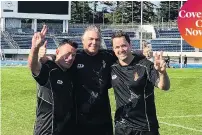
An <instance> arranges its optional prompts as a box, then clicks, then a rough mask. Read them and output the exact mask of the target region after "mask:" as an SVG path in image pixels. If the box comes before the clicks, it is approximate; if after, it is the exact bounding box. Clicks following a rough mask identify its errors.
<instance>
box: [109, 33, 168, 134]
mask: <svg viewBox="0 0 202 135" xmlns="http://www.w3.org/2000/svg"><path fill="white" fill-rule="evenodd" d="M112 43H113V51H114V52H115V55H116V56H117V58H118V61H117V62H116V63H115V64H113V65H112V72H111V79H112V87H113V88H114V93H115V99H116V113H115V135H159V131H158V128H159V125H158V120H157V116H156V108H155V102H154V86H156V87H158V88H160V89H163V90H168V89H169V88H170V81H169V78H168V75H167V73H166V63H165V62H164V60H163V58H162V53H161V54H160V56H159V55H157V54H156V55H155V60H154V63H153V62H151V61H149V60H147V59H146V58H144V57H140V56H137V55H135V54H132V53H131V48H132V47H131V44H130V39H129V36H128V35H127V34H126V33H124V32H122V31H119V32H117V33H114V35H113V36H112Z"/></svg>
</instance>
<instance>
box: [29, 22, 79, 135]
mask: <svg viewBox="0 0 202 135" xmlns="http://www.w3.org/2000/svg"><path fill="white" fill-rule="evenodd" d="M46 32H47V27H46V26H43V29H42V31H41V33H40V32H38V33H35V34H34V36H33V38H32V47H31V51H30V54H29V58H28V63H29V68H30V70H31V72H32V74H33V77H34V79H35V80H36V81H37V83H38V84H37V86H38V91H37V111H36V122H35V128H34V134H35V135H65V134H68V135H74V131H73V129H74V128H75V127H74V126H75V122H74V119H73V118H72V113H73V111H74V110H73V109H74V108H73V97H72V93H73V91H72V89H73V86H72V79H71V78H72V75H71V74H70V72H69V70H68V69H69V68H70V67H71V65H72V63H73V61H74V59H75V56H76V49H77V47H78V45H77V43H75V42H72V41H70V40H63V41H62V42H61V43H60V45H59V46H58V48H57V50H56V59H55V61H46V62H45V63H43V64H41V63H40V60H39V59H38V55H39V48H40V47H42V48H46V44H47V41H45V42H44V44H43V43H42V40H43V39H44V38H45V34H46Z"/></svg>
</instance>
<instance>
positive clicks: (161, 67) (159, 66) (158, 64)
mask: <svg viewBox="0 0 202 135" xmlns="http://www.w3.org/2000/svg"><path fill="white" fill-rule="evenodd" d="M154 67H155V69H156V70H157V71H159V72H160V73H165V72H166V63H165V61H164V59H163V51H161V53H160V55H158V54H157V52H156V53H155V56H154Z"/></svg>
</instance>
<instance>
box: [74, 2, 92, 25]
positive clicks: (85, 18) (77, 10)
mask: <svg viewBox="0 0 202 135" xmlns="http://www.w3.org/2000/svg"><path fill="white" fill-rule="evenodd" d="M92 18H93V15H92V10H91V8H90V7H89V4H88V2H87V1H72V2H71V20H70V23H90V21H91V20H92Z"/></svg>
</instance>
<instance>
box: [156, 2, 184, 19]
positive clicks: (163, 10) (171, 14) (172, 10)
mask: <svg viewBox="0 0 202 135" xmlns="http://www.w3.org/2000/svg"><path fill="white" fill-rule="evenodd" d="M183 3H184V2H183ZM180 8H181V1H161V2H160V8H159V10H158V11H159V15H160V18H163V20H164V21H167V22H169V21H173V20H176V19H177V17H178V12H179V9H180Z"/></svg>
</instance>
